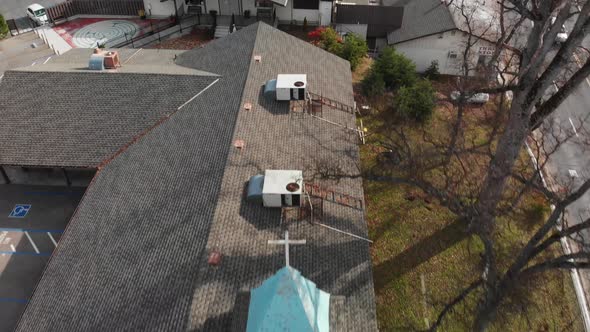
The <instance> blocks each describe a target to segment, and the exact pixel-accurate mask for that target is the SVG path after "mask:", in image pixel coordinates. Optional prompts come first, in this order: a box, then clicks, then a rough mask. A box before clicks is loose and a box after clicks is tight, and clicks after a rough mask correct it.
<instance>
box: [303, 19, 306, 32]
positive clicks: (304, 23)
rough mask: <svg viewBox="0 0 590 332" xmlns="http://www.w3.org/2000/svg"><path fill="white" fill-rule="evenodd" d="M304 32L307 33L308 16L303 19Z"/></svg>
mask: <svg viewBox="0 0 590 332" xmlns="http://www.w3.org/2000/svg"><path fill="white" fill-rule="evenodd" d="M303 31H307V16H305V17H304V18H303Z"/></svg>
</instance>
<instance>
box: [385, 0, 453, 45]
mask: <svg viewBox="0 0 590 332" xmlns="http://www.w3.org/2000/svg"><path fill="white" fill-rule="evenodd" d="M386 3H387V5H389V6H403V8H404V17H403V20H402V24H401V27H400V28H399V29H397V30H395V31H393V32H391V33H389V34H388V35H387V42H388V43H389V44H397V43H401V42H404V41H408V40H412V39H415V38H420V37H424V36H429V35H433V34H437V33H441V32H445V31H450V30H455V29H457V25H456V24H455V21H454V19H453V16H452V15H451V13H450V11H449V8H448V7H447V6H446V5H445V4H444V3H443V2H442V1H440V0H389V1H386Z"/></svg>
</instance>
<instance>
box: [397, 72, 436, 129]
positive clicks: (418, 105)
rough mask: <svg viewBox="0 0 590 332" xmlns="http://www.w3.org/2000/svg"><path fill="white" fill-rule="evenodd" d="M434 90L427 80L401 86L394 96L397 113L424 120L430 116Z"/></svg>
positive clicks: (433, 103)
mask: <svg viewBox="0 0 590 332" xmlns="http://www.w3.org/2000/svg"><path fill="white" fill-rule="evenodd" d="M434 93H435V91H434V88H433V87H432V84H430V81H428V80H419V81H417V82H416V83H415V84H413V85H411V86H402V87H401V88H400V89H399V90H398V92H397V95H396V96H395V99H394V106H395V109H396V111H397V113H398V114H399V115H401V116H403V117H405V118H409V119H412V120H415V121H418V122H424V121H426V120H428V119H429V118H430V116H431V115H432V112H433V110H434V106H435V94H434Z"/></svg>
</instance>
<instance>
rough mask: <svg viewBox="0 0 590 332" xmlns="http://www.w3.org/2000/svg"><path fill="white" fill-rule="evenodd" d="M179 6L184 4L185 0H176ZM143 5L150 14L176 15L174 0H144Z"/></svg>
mask: <svg viewBox="0 0 590 332" xmlns="http://www.w3.org/2000/svg"><path fill="white" fill-rule="evenodd" d="M176 4H177V5H178V8H180V7H182V6H184V0H176ZM143 6H144V8H145V12H146V14H148V15H149V16H166V17H170V15H174V13H175V11H174V1H173V0H168V1H165V2H160V0H143Z"/></svg>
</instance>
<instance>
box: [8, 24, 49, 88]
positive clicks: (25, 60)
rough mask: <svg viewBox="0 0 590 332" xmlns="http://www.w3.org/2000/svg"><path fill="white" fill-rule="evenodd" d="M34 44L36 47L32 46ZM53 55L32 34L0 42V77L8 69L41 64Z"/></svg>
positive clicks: (45, 45) (40, 40)
mask: <svg viewBox="0 0 590 332" xmlns="http://www.w3.org/2000/svg"><path fill="white" fill-rule="evenodd" d="M33 44H35V46H36V47H33V46H32V45H33ZM54 54H55V53H54V52H53V50H51V49H50V48H49V47H48V46H47V44H45V43H44V42H43V40H42V39H40V38H39V36H37V35H36V34H35V33H33V32H27V33H23V34H20V35H18V36H15V37H11V38H8V39H5V40H2V41H0V77H1V76H2V75H4V71H6V70H8V69H9V68H18V67H26V66H31V65H36V64H38V63H43V62H44V61H46V60H47V59H48V58H49V57H51V56H53V55H54Z"/></svg>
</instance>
